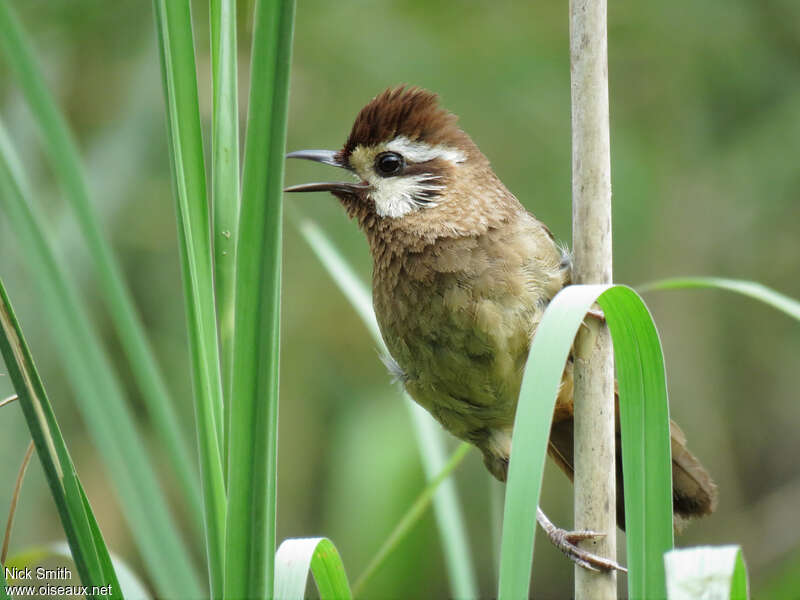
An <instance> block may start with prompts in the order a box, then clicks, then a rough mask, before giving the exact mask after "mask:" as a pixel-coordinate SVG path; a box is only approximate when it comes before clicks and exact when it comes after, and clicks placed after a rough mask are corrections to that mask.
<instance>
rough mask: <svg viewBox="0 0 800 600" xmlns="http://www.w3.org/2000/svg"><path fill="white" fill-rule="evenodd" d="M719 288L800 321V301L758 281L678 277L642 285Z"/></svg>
mask: <svg viewBox="0 0 800 600" xmlns="http://www.w3.org/2000/svg"><path fill="white" fill-rule="evenodd" d="M698 288H699V289H704V288H708V289H717V290H725V291H728V292H735V293H737V294H741V295H742V296H747V297H748V298H753V299H754V300H759V301H760V302H763V303H764V304H766V305H767V306H771V307H773V308H775V309H777V310H779V311H781V312H783V313H785V314H787V315H788V316H790V317H792V318H794V319H797V320H798V321H800V302H798V301H797V300H795V299H794V298H790V297H789V296H787V295H786V294H781V293H780V292H776V291H775V290H773V289H771V288H768V287H767V286H765V285H763V284H761V283H758V282H756V281H742V280H740V279H723V278H721V277H676V278H674V279H661V280H659V281H654V282H652V283H647V284H645V285H643V286H641V287H640V289H641V290H642V291H643V292H648V291H651V290H682V289H698Z"/></svg>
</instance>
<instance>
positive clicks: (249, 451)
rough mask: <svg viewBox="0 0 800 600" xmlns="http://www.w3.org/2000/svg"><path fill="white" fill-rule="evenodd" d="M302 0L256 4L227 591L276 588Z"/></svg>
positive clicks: (240, 593)
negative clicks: (296, 37)
mask: <svg viewBox="0 0 800 600" xmlns="http://www.w3.org/2000/svg"><path fill="white" fill-rule="evenodd" d="M294 10H295V3H294V0H275V1H270V2H267V1H262V0H258V1H257V2H256V3H255V12H254V20H255V23H254V27H253V48H252V55H251V64H250V99H249V108H248V119H247V135H246V138H245V152H244V172H243V177H242V212H241V219H240V222H239V239H238V242H237V249H236V312H235V315H236V316H235V319H236V321H235V330H234V371H233V394H232V396H231V402H232V406H231V418H230V423H231V429H230V437H229V439H230V448H229V467H228V486H229V487H228V500H229V509H228V521H227V538H226V541H225V542H226V556H225V561H226V562H225V597H226V598H243V597H255V598H263V597H264V596H266V595H268V594H269V593H270V592H271V591H272V589H273V575H274V564H275V563H274V561H275V496H276V478H277V473H276V470H277V435H278V432H277V429H278V362H279V349H280V289H281V245H282V227H283V223H282V213H283V210H282V198H281V195H282V193H281V189H282V187H283V162H284V158H283V157H284V152H285V146H286V118H287V108H288V103H289V102H288V100H289V67H290V62H291V49H292V35H293V30H294Z"/></svg>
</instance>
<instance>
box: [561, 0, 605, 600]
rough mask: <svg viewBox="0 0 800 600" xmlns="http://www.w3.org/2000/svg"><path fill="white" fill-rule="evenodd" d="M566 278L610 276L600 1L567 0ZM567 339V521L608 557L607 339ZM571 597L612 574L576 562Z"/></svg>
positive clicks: (588, 593) (595, 331)
mask: <svg viewBox="0 0 800 600" xmlns="http://www.w3.org/2000/svg"><path fill="white" fill-rule="evenodd" d="M569 10H570V65H571V81H572V227H573V251H574V256H575V263H574V266H573V281H574V282H575V283H579V284H589V283H595V284H596V283H611V281H612V277H611V167H610V150H609V132H608V66H607V65H608V61H607V47H606V1H605V0H570V3H569ZM586 325H587V326H586V327H582V328H581V330H580V332H579V333H578V337H577V339H576V342H575V528H576V529H578V530H582V529H585V530H593V531H597V532H601V533H604V534H605V535H603V536H601V537H595V538H591V539H588V540H586V541H583V542H580V544H581V546H582V547H583V548H585V549H587V550H590V551H591V552H592V553H593V554H598V555H601V556H605V557H608V558H609V559H612V560H613V559H615V558H616V522H615V506H616V486H615V481H614V477H615V465H614V456H615V435H614V363H613V356H612V353H611V338H610V336H609V334H608V329H607V327H606V325H605V324H603V323H602V322H600V321H599V319H588V320H587V323H586ZM575 597H576V598H579V599H584V598H593V599H603V600H605V599H608V600H611V599H614V598H616V597H617V582H616V573H615V572H614V571H613V570H610V571H603V572H594V571H589V570H587V569H584V568H583V567H580V566H576V568H575Z"/></svg>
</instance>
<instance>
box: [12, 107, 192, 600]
mask: <svg viewBox="0 0 800 600" xmlns="http://www.w3.org/2000/svg"><path fill="white" fill-rule="evenodd" d="M0 210H2V212H3V214H4V216H5V217H6V218H7V219H8V221H9V223H10V225H11V229H12V230H13V231H14V232H15V234H16V238H17V240H18V245H19V249H20V253H21V254H22V255H24V256H25V260H26V263H27V264H28V265H29V266H30V271H31V274H32V276H33V280H34V283H35V284H36V286H37V288H38V290H39V297H40V301H41V306H42V312H43V313H44V314H45V315H46V316H47V318H48V319H49V323H50V327H51V331H52V341H53V343H54V344H55V346H56V348H57V349H58V352H59V356H60V357H61V359H62V360H63V361H64V366H65V369H64V370H65V372H66V375H67V377H68V379H69V381H70V384H71V385H72V387H73V389H74V390H75V398H76V401H77V405H78V408H79V409H80V410H81V414H82V416H83V419H84V420H85V421H86V425H87V429H88V431H89V433H90V434H91V435H92V437H93V441H94V443H95V445H96V447H97V449H98V452H99V453H100V455H101V456H102V457H103V460H104V464H105V466H106V468H107V472H108V475H109V477H110V478H111V480H112V481H113V482H114V487H115V489H116V491H117V494H118V498H119V500H120V503H121V505H122V507H123V510H124V515H125V518H126V519H127V521H128V523H129V525H130V528H131V532H132V534H133V538H134V541H135V542H136V544H137V546H138V548H139V551H140V553H141V556H142V559H143V560H144V563H145V565H146V566H147V569H148V572H149V573H150V575H151V577H152V578H153V581H154V582H155V584H156V586H157V588H158V590H159V594H160V595H161V596H163V597H168V598H171V597H185V596H187V595H190V596H200V595H202V592H201V587H200V585H199V584H198V580H197V577H196V576H195V574H194V569H193V567H192V564H191V561H190V559H189V555H188V552H187V550H186V547H185V546H184V544H183V542H182V541H181V539H180V536H179V535H178V532H177V529H176V527H175V523H174V521H172V519H171V518H170V515H169V511H168V509H167V504H166V500H165V499H164V495H163V493H162V492H161V489H160V488H159V487H158V483H157V481H156V477H155V472H154V471H153V468H152V465H151V464H150V462H149V459H148V457H147V453H146V450H145V446H144V444H143V442H142V440H141V438H140V436H139V434H138V432H137V430H136V427H135V425H134V423H135V422H136V420H135V419H134V417H133V415H132V414H131V412H130V408H129V407H128V405H127V404H126V403H125V397H124V394H123V391H122V386H121V384H120V382H119V379H118V378H117V375H116V373H115V371H114V369H113V367H112V365H111V363H110V362H109V358H108V355H107V354H106V353H105V352H104V351H103V348H102V344H101V343H100V339H99V336H98V334H97V332H96V331H95V329H94V327H93V326H92V323H91V321H90V320H89V317H88V315H87V313H86V310H85V309H84V306H83V304H82V303H81V301H80V299H79V295H78V293H77V290H76V289H75V287H74V285H73V284H72V283H71V282H70V281H69V279H67V277H66V274H65V269H64V267H63V265H61V263H60V262H59V258H58V256H57V255H56V253H55V251H54V249H53V248H52V246H51V245H50V241H49V237H48V235H47V233H46V231H45V227H44V226H43V225H42V223H43V219H42V218H41V217H40V216H39V215H38V214H37V213H36V212H35V206H34V205H33V203H32V202H31V201H30V193H29V192H28V188H27V186H26V185H25V184H24V179H23V177H22V168H21V165H20V163H19V160H18V159H17V157H16V155H15V153H14V152H13V149H12V147H11V144H10V142H9V140H8V138H7V136H6V134H5V130H4V128H3V127H2V124H1V123H0Z"/></svg>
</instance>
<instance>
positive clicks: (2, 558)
mask: <svg viewBox="0 0 800 600" xmlns="http://www.w3.org/2000/svg"><path fill="white" fill-rule="evenodd" d="M31 456H33V440H31V442H30V443H29V444H28V450H27V451H26V452H25V458H23V459H22V464H21V465H20V467H19V474H18V475H17V483H16V485H15V486H14V494H13V495H12V496H11V507H10V508H9V509H8V521H7V522H6V534H5V535H4V536H3V549H2V550H0V564H3V565H5V564H6V556H8V544H9V542H10V541H11V528H12V527H14V513H15V512H17V500H19V492H20V490H21V489H22V480H23V479H25V471H27V470H28V464H30V462H31Z"/></svg>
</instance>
